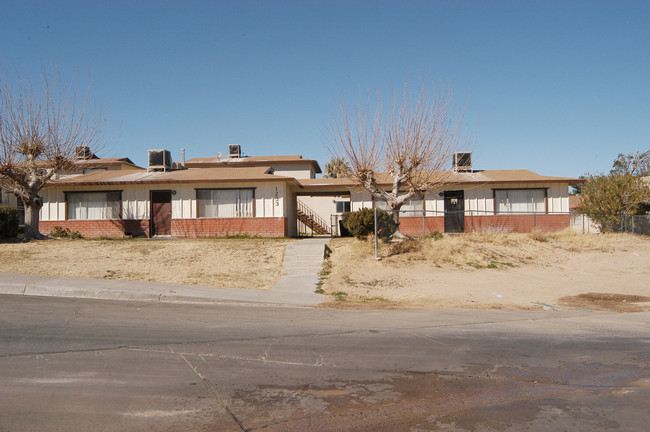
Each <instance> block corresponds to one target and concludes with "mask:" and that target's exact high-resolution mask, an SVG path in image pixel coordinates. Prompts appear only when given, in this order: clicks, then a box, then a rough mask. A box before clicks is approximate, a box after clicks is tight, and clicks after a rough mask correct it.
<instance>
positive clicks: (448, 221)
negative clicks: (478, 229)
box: [444, 190, 465, 233]
mask: <svg viewBox="0 0 650 432" xmlns="http://www.w3.org/2000/svg"><path fill="white" fill-rule="evenodd" d="M464 195H465V193H464V191H462V190H455V191H445V195H444V196H445V232H446V233H462V232H464V231H465V197H464Z"/></svg>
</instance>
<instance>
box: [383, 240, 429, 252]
mask: <svg viewBox="0 0 650 432" xmlns="http://www.w3.org/2000/svg"><path fill="white" fill-rule="evenodd" d="M421 250H422V242H421V241H420V240H418V239H412V238H406V239H403V240H401V241H397V242H394V243H393V244H391V245H390V254H391V255H399V254H406V253H412V252H420V251H421Z"/></svg>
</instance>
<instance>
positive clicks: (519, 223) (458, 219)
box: [330, 210, 650, 237]
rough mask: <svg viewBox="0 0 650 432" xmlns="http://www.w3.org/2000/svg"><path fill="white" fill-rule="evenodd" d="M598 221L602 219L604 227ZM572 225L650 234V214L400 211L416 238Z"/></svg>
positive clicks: (336, 223) (336, 225) (340, 231)
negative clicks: (592, 216)
mask: <svg viewBox="0 0 650 432" xmlns="http://www.w3.org/2000/svg"><path fill="white" fill-rule="evenodd" d="M341 216H342V215H340V214H339V215H332V216H331V218H330V227H331V233H332V235H333V236H340V235H346V230H345V227H343V226H342V224H341ZM601 220H603V221H605V222H604V223H605V225H604V229H603V225H602V224H601V222H600V221H601ZM568 227H571V229H573V230H574V231H576V232H580V233H585V234H587V233H592V234H595V233H600V232H601V231H607V232H626V233H633V234H642V235H650V215H609V216H607V217H603V218H597V220H594V219H592V218H590V217H588V216H587V215H585V214H582V213H579V212H575V211H572V212H571V213H566V212H564V213H560V212H558V213H553V212H549V213H517V212H500V213H498V214H495V213H494V212H493V211H481V210H465V211H453V212H450V211H447V212H445V211H436V210H404V211H400V228H399V229H400V231H401V232H402V234H404V235H407V236H413V237H419V236H426V235H430V234H432V233H434V232H440V233H445V232H446V233H450V232H451V233H453V232H457V233H462V232H472V231H489V232H530V231H532V230H534V229H536V228H538V229H543V230H561V229H563V228H568Z"/></svg>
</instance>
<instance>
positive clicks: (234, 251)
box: [0, 239, 293, 289]
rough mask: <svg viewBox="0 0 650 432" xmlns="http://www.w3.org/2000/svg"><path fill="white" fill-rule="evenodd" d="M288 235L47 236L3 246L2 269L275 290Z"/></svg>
mask: <svg viewBox="0 0 650 432" xmlns="http://www.w3.org/2000/svg"><path fill="white" fill-rule="evenodd" d="M291 241H293V240H288V239H191V240H175V239H174V240H148V239H133V240H85V239H83V240H42V241H31V242H19V243H4V244H2V245H0V272H4V273H25V274H35V275H44V276H59V277H73V278H93V279H101V278H106V279H120V280H135V281H148V282H164V283H174V284H183V285H206V286H215V287H224V288H252V289H270V288H271V287H272V286H273V285H274V284H275V282H277V280H278V279H279V278H280V271H281V270H282V261H283V259H284V251H285V248H286V245H287V244H288V243H289V242H291Z"/></svg>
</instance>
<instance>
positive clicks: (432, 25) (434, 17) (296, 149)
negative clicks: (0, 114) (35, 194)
mask: <svg viewBox="0 0 650 432" xmlns="http://www.w3.org/2000/svg"><path fill="white" fill-rule="evenodd" d="M648 23H650V1H647V0H645V1H622V0H621V1H606V2H601V1H557V2H556V1H550V0H547V1H403V2H396V1H308V0H305V1H295V2H294V1H183V2H169V1H152V2H147V1H129V2H127V1H110V2H109V1H106V2H100V1H90V0H86V1H80V2H75V1H42V2H39V1H14V0H9V1H7V0H2V1H0V65H1V66H2V68H3V70H5V71H7V70H9V71H20V73H23V74H26V75H30V76H32V77H36V78H38V76H39V74H40V71H41V70H42V68H43V66H44V65H45V66H51V65H55V66H56V68H57V69H58V70H59V72H60V74H61V76H62V78H63V79H64V80H68V81H70V82H73V83H74V82H78V80H79V76H81V77H87V76H88V74H90V76H91V77H92V87H93V90H94V93H95V94H96V95H97V97H98V99H99V100H100V101H101V104H102V106H103V107H104V109H105V111H106V113H107V121H106V123H105V124H106V134H107V137H109V141H108V143H107V146H106V147H105V149H104V151H103V155H104V156H128V157H130V158H131V159H132V160H133V161H134V162H136V163H138V164H141V165H144V164H146V151H147V149H149V148H166V149H169V150H171V151H172V155H173V157H174V159H175V160H178V159H179V158H180V149H181V148H185V149H186V155H187V158H191V157H205V156H213V155H216V153H217V152H221V153H226V152H227V145H228V144H231V143H238V144H241V145H242V149H243V151H244V153H246V154H247V155H251V156H259V155H269V154H302V155H303V156H304V157H308V158H314V159H317V160H319V162H321V165H324V163H325V162H326V161H327V160H328V159H329V154H328V152H327V150H326V149H325V148H324V145H323V142H324V140H325V139H326V138H327V126H328V124H329V122H330V120H331V118H332V115H333V113H334V112H335V110H336V107H337V105H338V103H339V102H340V101H341V99H342V98H345V99H347V100H348V101H353V102H354V101H356V100H359V99H360V98H361V99H363V98H365V97H366V96H367V94H368V93H371V94H376V93H377V92H381V94H382V95H383V98H384V100H386V99H389V96H390V93H391V89H392V88H398V89H400V88H402V87H403V85H404V82H405V81H408V82H409V83H411V84H412V85H415V84H416V83H418V82H420V81H424V82H425V83H427V84H428V85H429V87H430V88H432V89H433V90H435V89H436V88H438V87H440V86H442V85H447V86H450V87H451V88H453V96H454V97H453V99H454V102H455V104H456V106H457V107H458V108H459V109H464V110H465V117H464V130H465V132H466V134H467V135H472V136H473V137H474V139H473V143H472V147H473V148H472V149H471V150H473V152H474V166H475V168H477V169H510V168H526V169H530V170H532V171H535V172H538V173H540V174H546V175H558V176H571V177H577V176H579V175H582V174H584V173H587V172H598V171H608V170H609V169H610V168H611V164H612V162H613V160H614V159H615V157H616V155H617V154H618V153H629V152H633V151H644V150H648V149H649V148H650V138H649V137H650V25H648Z"/></svg>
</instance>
